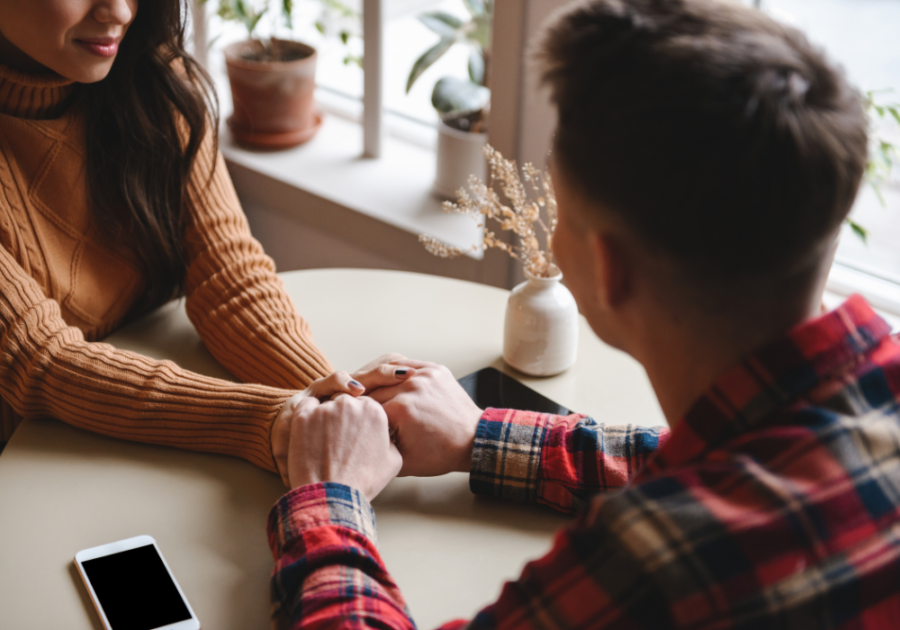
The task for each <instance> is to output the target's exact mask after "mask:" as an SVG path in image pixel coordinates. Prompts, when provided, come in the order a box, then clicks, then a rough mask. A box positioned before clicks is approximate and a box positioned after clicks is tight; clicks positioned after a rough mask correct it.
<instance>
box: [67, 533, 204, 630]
mask: <svg viewBox="0 0 900 630" xmlns="http://www.w3.org/2000/svg"><path fill="white" fill-rule="evenodd" d="M81 566H82V567H83V568H84V572H85V575H87V578H88V580H89V581H90V583H91V586H92V587H93V589H94V593H96V595H97V599H98V600H99V602H100V606H101V607H102V608H103V612H104V613H105V614H106V618H107V619H108V620H109V625H110V626H112V628H113V630H153V628H159V627H160V626H165V625H168V624H170V623H175V622H178V621H185V620H187V619H190V618H191V613H190V611H189V610H188V608H187V606H186V605H185V603H184V600H183V599H182V598H181V594H180V593H179V592H178V588H177V587H176V586H175V583H174V582H173V581H172V578H171V577H170V576H169V572H168V571H167V570H166V565H165V564H163V561H162V558H160V557H159V553H157V551H156V547H154V546H153V545H147V546H145V547H137V548H135V549H129V550H128V551H121V552H119V553H114V554H111V555H108V556H103V557H102V558H95V559H93V560H85V561H84V562H82V563H81Z"/></svg>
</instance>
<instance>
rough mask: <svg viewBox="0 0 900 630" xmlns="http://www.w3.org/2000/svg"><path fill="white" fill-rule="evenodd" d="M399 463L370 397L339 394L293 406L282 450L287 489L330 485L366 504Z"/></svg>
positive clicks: (385, 422)
mask: <svg viewBox="0 0 900 630" xmlns="http://www.w3.org/2000/svg"><path fill="white" fill-rule="evenodd" d="M402 464H403V459H402V457H400V452H399V451H398V450H397V447H396V446H394V445H393V444H392V443H391V438H390V433H389V432H388V420H387V415H386V414H385V413H384V409H382V407H381V405H379V404H378V403H377V402H375V401H374V400H372V399H371V398H366V397H363V398H353V397H351V396H348V395H339V396H338V397H337V398H336V399H335V400H333V401H328V402H324V403H322V402H319V400H318V399H317V398H313V397H308V398H304V399H303V400H301V401H300V402H299V403H298V404H297V414H296V417H295V419H294V425H293V427H292V428H291V441H290V448H289V451H288V478H289V479H290V486H291V488H298V487H300V486H305V485H307V484H311V483H319V482H322V481H333V482H336V483H342V484H345V485H348V486H351V487H353V488H356V489H357V490H359V491H361V492H362V493H363V494H365V495H366V498H367V499H369V500H370V501H371V500H372V499H374V498H375V497H376V496H377V495H378V493H379V492H381V491H382V490H383V489H384V487H385V486H386V485H387V484H388V482H389V481H390V480H391V479H393V478H394V477H396V476H397V473H398V472H400V467H401V465H402Z"/></svg>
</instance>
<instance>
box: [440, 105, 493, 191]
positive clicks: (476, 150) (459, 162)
mask: <svg viewBox="0 0 900 630" xmlns="http://www.w3.org/2000/svg"><path fill="white" fill-rule="evenodd" d="M485 144H487V134H486V133H472V132H468V131H459V130H458V129H454V128H453V127H450V126H448V125H445V124H444V123H442V122H441V123H438V143H437V174H436V176H435V180H434V192H435V193H437V194H438V195H440V196H441V197H444V198H446V199H456V191H457V190H459V189H460V188H466V187H467V185H468V182H469V175H477V176H478V178H479V179H481V181H485V179H487V162H486V161H485V159H484V154H483V153H482V149H483V148H484V145H485Z"/></svg>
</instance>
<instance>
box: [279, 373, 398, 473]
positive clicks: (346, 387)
mask: <svg viewBox="0 0 900 630" xmlns="http://www.w3.org/2000/svg"><path fill="white" fill-rule="evenodd" d="M399 356H400V355H385V356H384V358H388V359H390V358H393V357H399ZM395 372H397V373H395ZM414 372H415V370H408V371H403V370H399V371H398V370H391V369H379V367H378V366H376V364H375V363H374V362H373V363H370V364H369V365H368V366H365V367H364V368H362V370H361V371H360V372H358V374H359V376H358V377H357V375H356V374H354V375H353V376H351V375H349V374H347V373H346V372H341V371H338V372H335V373H333V374H331V375H329V376H326V377H324V378H320V379H318V380H316V381H313V382H312V383H311V384H310V386H309V387H307V388H306V389H305V390H303V391H302V392H298V393H296V394H294V395H293V396H291V397H290V398H288V400H287V402H285V403H284V405H283V406H282V407H281V411H280V412H279V413H278V417H277V418H275V422H274V423H273V424H272V437H271V440H272V455H273V456H274V458H275V465H276V466H277V468H278V474H279V475H281V480H282V481H283V482H284V485H286V486H290V481H289V480H288V473H287V458H288V444H289V443H290V440H291V426H292V424H293V422H292V421H293V418H294V415H295V413H296V411H297V405H299V404H300V401H301V400H303V399H304V398H316V399H318V400H319V401H322V402H324V401H326V400H331V399H332V398H336V397H337V396H340V395H342V394H349V395H350V396H354V397H355V396H360V395H361V394H363V393H364V392H366V391H368V390H369V389H376V388H378V387H386V386H390V385H396V384H397V383H400V382H402V381H403V379H405V378H408V377H409V376H410V375H411V374H413V373H414ZM357 379H359V380H357ZM360 381H362V382H360Z"/></svg>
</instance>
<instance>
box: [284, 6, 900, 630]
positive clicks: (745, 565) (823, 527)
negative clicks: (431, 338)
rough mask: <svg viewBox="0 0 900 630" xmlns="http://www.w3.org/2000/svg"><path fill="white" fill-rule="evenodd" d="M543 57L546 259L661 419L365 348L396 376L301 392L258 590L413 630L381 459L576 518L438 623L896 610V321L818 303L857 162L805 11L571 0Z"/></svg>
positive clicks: (851, 623) (710, 623) (817, 621)
mask: <svg viewBox="0 0 900 630" xmlns="http://www.w3.org/2000/svg"><path fill="white" fill-rule="evenodd" d="M539 61H540V64H541V69H542V72H543V77H544V79H545V81H546V83H547V84H548V85H549V86H550V88H551V91H552V96H553V101H554V103H555V105H556V108H557V113H558V125H557V133H556V138H555V141H554V154H553V164H552V174H553V179H554V184H555V186H556V190H557V201H558V206H559V225H558V227H557V229H556V232H555V234H554V237H553V248H554V252H555V254H556V257H557V259H558V264H559V267H560V268H561V269H562V271H563V273H564V274H565V276H566V278H567V283H568V285H569V288H570V289H571V291H572V293H573V295H574V296H575V298H576V300H577V302H578V304H579V307H580V310H581V312H582V314H583V315H584V316H585V317H586V319H587V321H588V322H589V323H590V325H591V327H592V328H593V330H594V331H595V332H596V333H597V335H598V336H599V337H600V338H601V339H603V340H604V341H605V342H607V343H609V344H610V345H612V346H614V347H616V348H619V349H621V350H623V351H625V352H627V353H628V354H630V355H631V356H633V357H634V358H635V359H637V360H638V361H639V362H640V363H641V364H642V365H643V366H644V368H645V369H646V372H647V375H648V377H649V378H650V382H651V384H652V385H653V388H654V390H655V392H656V394H657V397H658V399H659V402H660V405H661V407H662V409H663V412H664V413H665V415H666V418H667V420H668V422H669V424H670V426H671V432H670V431H669V430H667V429H662V428H657V429H640V428H635V427H612V426H605V425H602V424H597V423H596V422H594V421H593V420H591V419H590V418H585V417H583V416H578V415H573V416H568V417H559V416H550V415H547V414H537V413H531V412H521V411H515V410H506V409H487V410H481V409H478V408H477V407H476V406H475V405H474V403H472V401H471V400H470V399H469V398H468V397H467V396H466V394H465V393H464V392H463V391H462V390H461V388H460V387H459V386H458V384H457V383H456V382H455V381H454V380H453V377H452V376H451V375H450V373H449V371H448V370H447V369H446V368H442V367H441V366H437V365H434V364H431V363H426V362H420V361H412V360H408V359H405V358H402V357H394V358H391V359H389V360H386V361H385V364H384V365H383V366H382V367H381V369H383V370H394V369H404V370H407V371H414V372H415V373H414V374H413V375H412V376H411V377H410V378H408V379H406V380H405V381H404V382H403V383H401V384H398V385H395V386H391V387H385V388H381V389H376V390H374V391H371V392H370V393H369V399H368V400H360V399H351V398H350V397H348V396H342V397H340V398H339V399H337V400H336V401H333V402H326V403H321V404H320V403H319V402H318V401H316V400H314V399H307V400H304V401H303V402H301V403H300V405H301V409H300V414H299V417H298V419H297V420H296V424H295V425H294V427H293V429H292V436H293V435H297V436H302V437H298V438H297V439H296V440H293V439H292V442H291V450H290V455H289V476H290V481H291V485H292V487H293V488H294V489H293V490H292V491H291V492H290V493H289V494H287V495H285V497H284V498H283V499H282V500H281V501H280V502H279V503H278V504H277V505H276V507H275V508H274V509H273V511H272V514H271V517H270V522H269V527H270V530H269V531H270V540H272V541H273V550H274V551H275V553H276V555H277V557H278V565H277V568H276V574H275V579H274V584H275V593H276V597H277V599H278V614H279V615H280V616H281V617H282V618H283V619H284V620H286V621H287V623H289V624H290V627H293V628H319V627H322V628H324V627H328V628H332V627H337V626H340V625H349V626H354V627H366V626H372V627H378V628H386V627H390V628H412V627H414V625H413V622H412V620H411V619H410V618H409V617H408V616H407V614H406V611H405V607H404V603H403V600H402V597H401V595H400V593H399V591H398V589H397V588H396V585H395V584H394V583H393V581H392V580H391V579H390V576H389V575H388V574H387V572H386V570H385V568H384V566H383V564H382V563H381V560H380V558H379V557H378V553H377V550H376V548H375V545H374V542H373V541H374V539H373V538H371V536H372V532H373V531H374V515H373V513H372V511H371V508H370V506H369V505H368V500H369V499H371V498H372V497H374V495H376V494H377V493H378V492H379V491H380V490H381V489H382V488H383V487H384V485H385V484H386V483H387V482H388V481H389V480H390V479H391V478H392V477H393V476H394V474H396V472H397V470H398V469H399V471H400V474H413V475H437V474H443V473H446V472H449V471H452V470H464V471H467V472H470V475H471V476H470V485H471V488H472V490H473V491H474V492H477V493H480V494H486V495H492V496H501V497H507V498H511V499H516V500H523V501H533V502H538V503H543V504H546V505H551V506H553V507H555V508H557V509H561V510H566V511H572V512H578V517H577V519H576V520H575V522H574V523H573V524H572V525H571V526H569V527H566V528H564V529H563V530H562V532H561V533H560V535H559V536H558V537H557V539H556V541H555V544H554V547H553V549H552V550H551V551H550V553H548V554H547V555H546V556H545V557H543V558H541V559H539V560H537V561H535V562H533V563H531V564H529V565H528V566H527V567H526V568H525V570H524V571H523V573H522V576H521V577H520V578H519V579H518V580H517V581H515V582H511V583H508V584H507V585H506V586H505V587H504V589H503V591H502V593H501V595H500V597H499V599H498V600H497V602H496V603H494V604H492V605H491V606H488V607H487V608H485V609H484V610H483V611H482V612H480V613H479V614H478V615H477V616H476V617H475V618H474V619H473V620H471V621H468V622H466V621H456V622H451V623H450V624H448V626H447V627H449V628H457V627H460V626H463V625H466V624H467V625H468V626H469V627H471V628H494V627H501V628H510V629H513V628H515V629H516V630H518V629H526V628H535V629H546V628H622V629H626V628H627V629H632V628H647V629H654V630H658V629H661V628H696V629H706V628H709V629H712V628H790V629H794V628H796V629H807V628H854V629H857V628H894V627H900V343H898V340H897V339H896V338H892V337H891V336H890V330H889V327H888V326H887V324H885V322H884V321H883V320H881V319H880V318H879V317H877V316H876V315H875V314H874V313H873V312H872V310H871V309H870V308H869V306H868V305H867V304H866V303H865V301H864V300H863V299H862V298H859V297H853V298H851V299H850V300H848V301H847V302H846V303H845V304H843V305H842V306H841V307H839V308H838V309H837V310H835V311H833V312H832V313H829V314H827V315H820V313H819V309H820V304H821V296H822V291H823V286H824V282H825V278H826V275H827V273H828V269H829V267H830V264H831V259H832V256H833V252H834V248H835V244H836V240H837V235H838V231H839V229H840V226H841V223H842V221H843V220H844V218H845V217H846V216H847V213H848V212H849V211H850V207H851V205H852V203H853V200H854V198H855V196H856V192H857V189H858V187H859V185H860V181H861V178H862V175H863V172H864V168H865V164H866V157H867V137H866V117H865V114H864V111H863V105H862V100H861V98H860V96H859V95H858V94H857V93H856V92H855V91H854V90H853V89H852V88H851V87H850V86H849V85H848V84H847V82H846V80H845V79H844V77H843V76H842V75H841V73H840V72H838V71H836V70H835V69H834V68H833V67H832V66H830V65H829V64H828V63H827V62H826V60H825V59H824V57H823V55H822V54H821V53H820V52H819V51H818V50H816V49H815V48H813V47H812V46H811V45H810V44H809V43H808V42H807V40H806V39H805V37H804V36H803V35H802V34H801V33H799V32H798V31H796V30H794V29H792V28H789V27H786V26H783V25H779V24H777V23H776V22H774V21H773V20H771V19H770V18H768V17H766V16H765V15H763V14H762V13H759V12H756V11H754V10H751V9H748V8H745V7H742V6H740V5H738V4H736V3H731V2H726V1H717V0H588V1H586V2H581V3H578V4H576V5H573V6H572V7H570V8H567V9H566V10H565V11H564V12H563V13H562V14H561V15H559V16H558V17H557V18H555V20H554V21H553V23H552V24H551V26H550V27H549V28H548V30H547V32H546V35H545V37H544V40H543V44H542V46H541V48H540V52H539ZM359 378H360V379H362V376H360V377H359ZM377 403H381V405H382V406H379V405H378V404H377ZM388 427H390V429H391V430H392V431H393V434H394V441H393V444H392V443H391V440H390V439H389V438H388ZM621 486H624V488H622V489H620V490H616V491H615V492H604V491H608V490H611V489H613V488H617V487H621Z"/></svg>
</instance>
